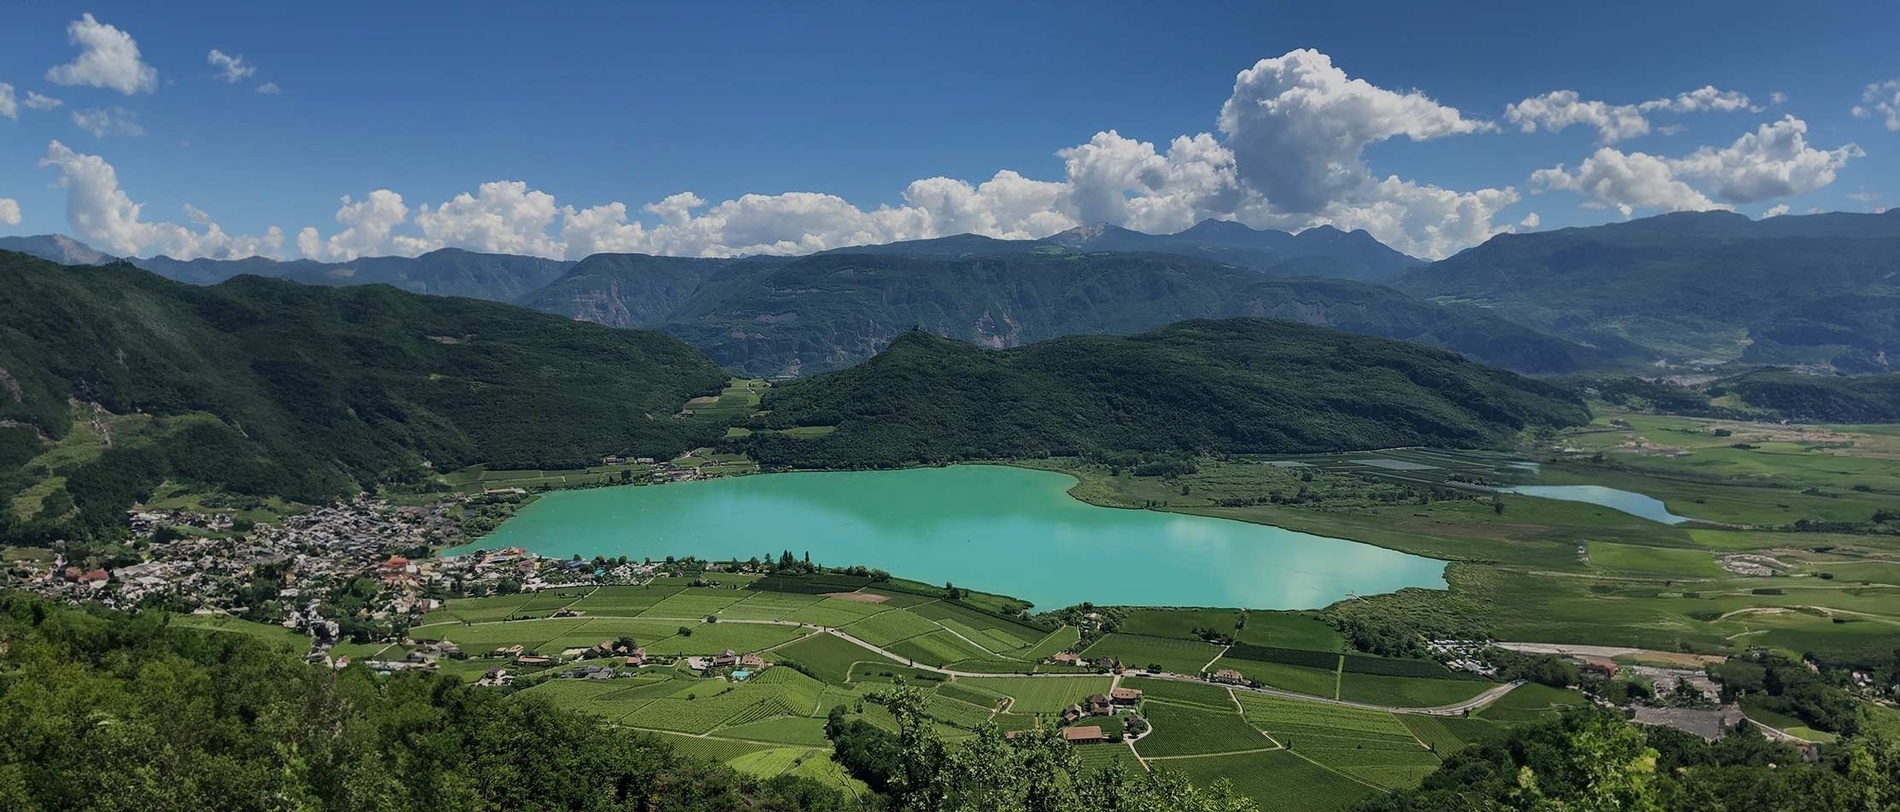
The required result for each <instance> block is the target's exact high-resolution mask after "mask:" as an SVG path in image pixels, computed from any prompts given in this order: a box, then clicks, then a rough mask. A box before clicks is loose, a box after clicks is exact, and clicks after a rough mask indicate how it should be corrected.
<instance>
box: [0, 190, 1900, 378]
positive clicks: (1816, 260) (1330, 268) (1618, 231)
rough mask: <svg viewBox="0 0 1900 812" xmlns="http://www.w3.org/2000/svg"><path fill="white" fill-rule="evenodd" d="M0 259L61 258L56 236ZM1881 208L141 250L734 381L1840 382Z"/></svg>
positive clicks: (1878, 281)
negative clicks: (1402, 247) (872, 362)
mask: <svg viewBox="0 0 1900 812" xmlns="http://www.w3.org/2000/svg"><path fill="white" fill-rule="evenodd" d="M0 248H5V249H8V250H20V251H23V252H26V253H32V254H35V255H38V256H42V257H45V258H48V259H52V260H54V261H57V262H61V263H64V264H99V263H102V262H107V261H110V260H111V258H110V257H107V256H105V255H104V254H102V253H100V252H97V251H93V250H92V249H90V248H88V247H86V246H84V245H83V244H80V243H78V242H76V241H73V240H71V239H69V238H65V237H58V236H45V237H15V238H0ZM1896 257H1900V214H1894V213H1890V214H1885V215H1871V214H1846V213H1835V214H1822V215H1806V216H1782V217H1774V218H1768V219H1765V220H1759V221H1756V220H1750V219H1748V218H1747V217H1744V216H1742V215H1739V214H1734V213H1729V212H1702V213H1679V214H1670V215H1662V216H1659V217H1651V218H1645V219H1641V220H1633V221H1629V222H1624V223H1614V224H1609V225H1603V226H1593V227H1585V228H1566V229H1557V230H1552V231H1546V232H1537V233H1531V234H1504V235H1499V236H1497V237H1494V238H1492V239H1491V240H1489V241H1487V242H1485V243H1484V244H1482V245H1479V246H1476V247H1474V248H1471V249H1468V250H1466V251H1464V252H1461V253H1459V254H1457V255H1455V256H1453V257H1450V258H1448V259H1445V260H1440V261H1438V262H1430V263H1427V262H1423V261H1421V260H1417V259H1414V258H1412V257H1408V256H1406V255H1404V254H1402V253H1399V252H1397V251H1394V250H1392V249H1391V248H1389V247H1387V246H1385V245H1383V244H1380V243H1379V242H1378V241H1377V240H1375V239H1373V238H1372V237H1371V236H1370V235H1368V234H1367V233H1366V232H1364V231H1352V232H1346V231H1340V230H1337V229H1333V228H1331V227H1327V226H1322V227H1318V228H1312V229H1308V230H1306V231H1302V232H1300V233H1298V234H1290V233H1287V232H1281V231H1271V230H1258V229H1253V228H1249V227H1247V226H1245V225H1242V224H1239V223H1233V222H1223V221H1213V220H1209V221H1204V222H1202V223H1199V224H1197V225H1195V226H1194V227H1192V228H1189V229H1186V230H1184V231H1181V232H1179V233H1176V234H1166V235H1153V234H1144V233H1141V232H1136V231H1131V230H1129V229H1124V228H1119V227H1114V226H1107V225H1094V226H1085V227H1081V228H1076V229H1071V230H1069V231H1065V232H1062V233H1060V234H1056V235H1053V236H1051V237H1048V238H1044V239H1039V240H999V239H993V238H989V237H983V236H978V235H970V234H964V235H956V236H951V237H944V238H938V239H930V240H917V241H909V242H899V243H892V244H888V245H875V246H856V247H851V248H842V249H836V250H832V251H826V252H821V253H818V254H814V255H810V256H803V257H776V256H756V257H745V258H693V257H660V256H647V255H639V254H596V255H593V256H590V257H587V258H585V259H582V260H580V261H577V262H569V261H562V260H548V259H540V258H534V257H518V256H509V255H502V254H483V253H477V252H470V251H460V250H455V249H445V250H441V251H435V252H431V253H429V254H424V255H422V256H419V257H413V258H408V257H376V258H365V259H359V260H354V261H350V262H338V263H320V262H313V261H308V260H299V261H293V262H277V261H273V260H267V259H261V258H251V259H243V260H210V259H198V260H190V261H178V260H172V259H169V258H164V257H158V258H151V259H134V260H130V262H132V263H133V264H135V265H137V266H139V267H142V268H145V269H148V270H151V271H154V272H157V273H159V274H162V275H164V276H168V277H171V278H174V279H178V280H182V281H187V282H191V283H193V284H212V283H216V282H219V281H222V280H224V279H228V278H231V277H233V276H237V275H241V274H256V275H263V276H273V277H281V278H286V279H291V280H295V281H299V282H305V283H309V284H318V285H352V284H368V283H382V284H390V285H394V286H396V287H399V288H402V289H405V290H409V291H412V292H417V293H430V294H438V295H450V296H468V297H472V298H481V299H490V300H494V301H506V302H515V303H519V304H523V305H526V306H529V307H533V308H535V309H539V310H543V311H547V312H550V313H556V314H560V315H564V316H569V317H571V318H576V319H581V320H585V321H594V322H599V323H602V324H607V325H610V326H615V327H632V328H648V329H654V330H659V331H662V332H666V333H668V334H671V335H674V336H678V337H680V338H683V339H686V340H687V341H688V342H690V343H692V344H693V345H694V346H696V347H699V348H700V349H702V350H704V351H706V352H707V353H708V354H710V355H711V356H712V357H713V359H714V360H715V361H717V362H718V363H720V364H723V365H725V366H727V367H729V368H731V369H734V370H736V371H740V372H743V373H745V374H748V375H760V376H775V377H793V376H798V375H807V374H812V373H816V372H823V371H829V370H835V369H841V368H844V367H847V366H850V365H851V364H853V363H857V362H859V361H862V360H864V359H866V358H869V357H870V356H872V355H873V354H875V353H876V352H878V351H879V350H880V349H882V348H883V347H884V346H885V345H886V344H887V343H888V342H889V341H890V340H892V339H893V338H894V337H896V336H897V335H899V334H901V333H902V332H904V331H907V330H910V329H912V328H914V327H919V326H921V327H924V328H925V329H927V330H930V331H933V332H936V333H938V334H940V335H945V336H949V337H953V338H962V339H968V340H971V341H975V342H978V343H981V344H984V345H987V346H993V347H1011V346H1018V345H1021V344H1024V343H1029V342H1034V341H1038V340H1042V339H1047V338H1053V337H1057V336H1063V335H1075V334H1095V333H1114V334H1128V333H1134V332H1140V331H1142V330H1148V329H1153V328H1156V327H1160V326H1162V325H1164V324H1168V323H1171V322H1174V321H1179V320H1183V319H1191V318H1223V317H1232V316H1269V317H1276V318H1285V319H1291V320H1295V321H1303V322H1307V323H1309V324H1316V325H1321V326H1329V327H1335V328H1339V329H1343V330H1348V331H1352V332H1358V333H1363V334H1367V335H1374V336H1380V337H1386V338H1397V339H1403V340H1410V341H1416V342H1420V343H1424V344H1429V345H1432V346H1437V347H1443V348H1447V349H1451V350H1454V351H1457V352H1460V353H1463V354H1466V355H1467V356H1469V357H1471V358H1474V359H1477V360H1482V361H1486V362H1489V363H1494V364H1498V365H1501V366H1505V367H1507V368H1510V369H1513V370H1517V371H1520V372H1529V373H1540V374H1541V373H1556V374H1562V373H1571V372H1577V371H1583V370H1611V369H1622V370H1637V369H1641V368H1643V367H1647V366H1653V365H1662V366H1665V367H1677V366H1693V367H1710V366H1720V365H1728V364H1744V365H1764V364H1779V365H1797V366H1805V367H1814V368H1827V369H1833V370H1837V371H1843V372H1852V373H1861V372H1872V371H1884V370H1887V369H1889V368H1890V367H1891V365H1890V362H1889V360H1888V358H1889V356H1890V355H1891V354H1892V352H1891V350H1894V349H1896V348H1900V306H1897V305H1900V283H1897V282H1896V280H1900V277H1897V276H1896V273H1900V261H1897V260H1896V259H1895V258H1896Z"/></svg>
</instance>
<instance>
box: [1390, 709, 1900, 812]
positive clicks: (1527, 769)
mask: <svg viewBox="0 0 1900 812" xmlns="http://www.w3.org/2000/svg"><path fill="white" fill-rule="evenodd" d="M1358 808H1359V809H1360V810H1361V812H1428V811H1431V812H1436V811H1438V810H1448V811H1449V810H1500V811H1501V810H1527V811H1532V812H1559V811H1560V810H1575V811H1577V812H1595V811H1596V810H1603V811H1604V812H1609V810H1619V811H1620V812H1660V811H1661V810H1676V809H1694V810H1701V811H1702V812H1731V811H1732V812H1741V811H1742V810H1756V809H1777V810H1794V811H1795V812H1848V810H1886V809H1895V808H1900V744H1897V743H1895V742H1894V741H1892V740H1884V739H1863V740H1856V741H1853V742H1850V743H1849V744H1847V745H1844V746H1842V747H1839V748H1835V749H1831V750H1829V751H1827V752H1825V753H1824V754H1823V755H1822V757H1821V759H1820V760H1819V761H1818V762H1817V763H1813V764H1808V763H1803V760H1802V758H1801V755H1800V753H1798V752H1797V751H1796V750H1795V749H1794V748H1793V747H1790V746H1788V745H1784V744H1776V743H1773V742H1769V741H1767V740H1766V739H1764V738H1762V736H1761V734H1760V733H1758V732H1754V730H1753V728H1747V729H1745V730H1744V731H1740V732H1736V733H1731V734H1730V735H1728V736H1727V737H1724V738H1722V739H1720V740H1717V741H1715V742H1713V743H1711V742H1707V741H1704V740H1702V739H1700V738H1698V737H1696V736H1694V735H1691V734H1688V733H1683V732H1681V731H1677V730H1673V729H1669V728H1638V727H1635V726H1632V725H1630V724H1628V723H1626V722H1624V721H1623V720H1622V719H1621V718H1619V717H1617V716H1616V715H1614V714H1612V713H1609V712H1605V711H1600V710H1578V711H1572V712H1569V713H1567V714H1565V715H1564V716H1563V717H1562V718H1561V719H1558V720H1553V721H1550V722H1547V723H1543V724H1537V725H1528V726H1524V727H1519V728H1516V729H1514V730H1512V731H1511V733H1510V734H1509V735H1508V736H1503V737H1493V738H1486V739H1482V740H1480V741H1478V742H1475V743H1472V744H1470V745H1469V746H1467V747H1465V748H1464V749H1463V750H1460V751H1458V752H1457V753H1456V754H1454V755H1451V756H1449V757H1448V758H1446V759H1445V764H1444V766H1442V767H1440V768H1439V769H1438V771H1437V772H1435V773H1433V774H1432V775H1430V776H1428V777H1427V778H1426V779H1425V781H1424V783H1423V784H1422V785H1421V786H1419V787H1418V788H1417V789H1414V790H1408V791H1401V792H1399V793H1397V794H1394V795H1391V796H1387V797H1382V798H1376V799H1371V800H1368V801H1365V802H1363V803H1361V804H1360V806H1359V807H1358Z"/></svg>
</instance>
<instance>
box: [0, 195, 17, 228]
mask: <svg viewBox="0 0 1900 812" xmlns="http://www.w3.org/2000/svg"><path fill="white" fill-rule="evenodd" d="M19 224H20V201H18V200H14V199H13V198H10V197H0V226H17V225H19Z"/></svg>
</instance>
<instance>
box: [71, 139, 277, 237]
mask: <svg viewBox="0 0 1900 812" xmlns="http://www.w3.org/2000/svg"><path fill="white" fill-rule="evenodd" d="M40 166H41V167H42V168H52V169H56V170H58V171H59V185H60V186H63V187H65V188H66V190H67V196H66V221H67V223H68V224H69V225H71V226H72V229H73V232H74V233H75V234H77V235H78V236H79V237H80V238H81V239H83V240H85V241H86V242H88V243H90V244H92V245H93V246H95V247H98V248H101V249H103V250H105V251H107V252H109V253H115V254H120V255H127V256H153V255H157V254H164V255H167V256H171V257H175V258H179V259H191V258H195V257H215V258H236V257H247V256H253V255H258V254H264V255H276V254H277V253H278V252H279V251H280V250H281V248H282V244H283V236H284V235H283V232H282V231H281V230H279V229H278V228H277V227H276V226H272V227H271V228H270V229H268V230H267V231H266V232H265V233H264V236H261V237H257V236H247V235H231V234H226V233H225V232H224V229H222V228H220V227H219V226H218V224H217V223H215V222H211V218H210V217H209V216H208V215H207V216H206V217H205V218H204V221H203V222H202V223H201V225H203V226H204V230H203V231H195V230H193V229H190V228H187V227H185V226H181V225H178V224H177V223H166V222H149V221H146V220H144V219H141V217H140V209H141V207H140V205H139V204H138V203H135V202H133V201H132V198H131V197H130V196H128V195H127V194H126V193H125V191H124V190H122V189H120V188H119V178H118V173H117V172H116V171H114V170H113V168H112V165H111V164H109V163H106V161H105V159H104V158H101V157H99V156H97V155H86V154H83V153H78V152H74V151H73V150H72V149H71V148H69V147H67V146H66V145H65V144H62V143H60V142H58V141H54V142H52V143H50V144H48V145H47V147H46V155H45V157H42V158H41V159H40Z"/></svg>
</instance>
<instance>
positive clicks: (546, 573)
mask: <svg viewBox="0 0 1900 812" xmlns="http://www.w3.org/2000/svg"><path fill="white" fill-rule="evenodd" d="M436 566H437V567H438V568H439V570H440V571H441V572H442V573H443V574H444V575H445V576H447V577H449V578H452V579H453V580H454V581H455V583H456V584H457V585H458V586H460V588H461V590H463V591H468V590H470V589H472V588H473V589H476V590H478V591H494V590H496V589H498V588H500V587H501V585H502V583H503V582H508V583H509V584H510V587H509V588H516V587H518V588H519V589H521V590H522V591H525V592H535V591H539V590H543V589H554V588H558V587H569V586H577V585H592V584H640V583H645V582H647V581H648V580H651V579H652V578H653V577H654V576H655V575H657V574H659V572H660V570H661V569H662V565H660V564H656V563H650V562H639V561H629V562H627V563H625V564H621V563H614V562H610V563H608V564H606V565H604V566H603V565H597V564H595V563H594V562H592V561H580V560H575V559H571V558H549V557H546V556H539V555H535V554H534V553H530V552H528V551H527V550H524V549H522V548H520V547H504V548H502V549H499V550H493V551H488V550H479V551H476V552H474V553H469V554H466V555H454V556H444V557H443V558H442V560H441V563H440V564H438V565H436Z"/></svg>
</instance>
